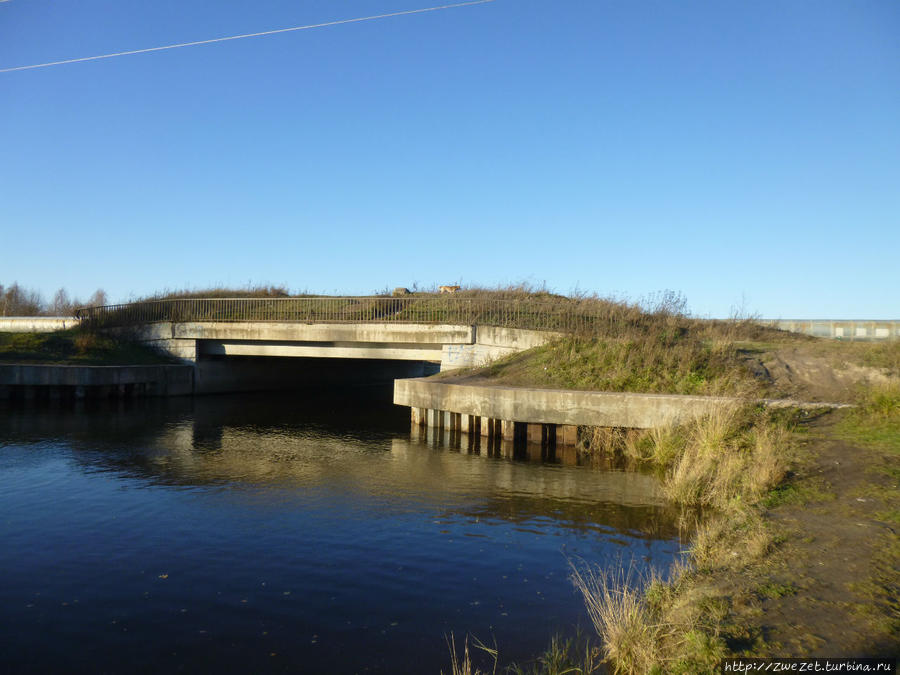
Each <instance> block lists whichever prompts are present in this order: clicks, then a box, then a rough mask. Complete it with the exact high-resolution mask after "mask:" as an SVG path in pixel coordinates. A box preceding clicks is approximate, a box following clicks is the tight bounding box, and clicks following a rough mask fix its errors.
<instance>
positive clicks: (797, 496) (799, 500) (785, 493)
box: [762, 481, 835, 509]
mask: <svg viewBox="0 0 900 675" xmlns="http://www.w3.org/2000/svg"><path fill="white" fill-rule="evenodd" d="M834 498H835V494H834V493H833V492H829V491H828V490H826V489H825V488H824V487H823V486H822V485H821V484H820V483H813V482H809V481H807V482H804V483H802V484H801V483H786V484H783V485H779V486H777V487H775V488H773V489H772V490H770V491H769V494H768V495H766V496H765V497H764V498H763V500H762V505H763V506H764V507H765V508H767V509H774V508H777V507H779V506H804V505H806V504H815V503H817V502H827V501H832V500H833V499H834Z"/></svg>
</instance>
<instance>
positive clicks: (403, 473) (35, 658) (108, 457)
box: [0, 395, 679, 673]
mask: <svg viewBox="0 0 900 675" xmlns="http://www.w3.org/2000/svg"><path fill="white" fill-rule="evenodd" d="M338 412H340V414H338ZM408 419H409V417H408V412H407V410H406V409H401V408H394V407H393V406H391V405H390V404H385V403H376V402H373V401H372V400H371V399H367V398H366V397H364V396H362V395H359V396H354V397H347V396H346V395H342V396H335V395H322V396H317V397H316V398H315V400H309V398H303V397H300V396H292V395H288V396H285V395H278V396H273V395H244V396H220V397H208V398H203V399H196V400H168V401H166V400H145V401H136V402H133V403H131V404H130V405H127V406H126V405H123V404H110V405H101V406H98V407H94V408H90V407H88V408H83V407H82V408H77V409H75V408H64V407H45V408H34V407H29V408H5V409H4V408H0V670H3V668H4V667H5V668H6V669H7V670H9V671H10V672H48V671H57V672H92V673H93V672H121V673H134V672H198V671H210V672H246V673H250V672H294V673H296V672H304V673H306V672H311V673H318V672H333V673H353V672H379V673H437V672H439V670H440V669H441V668H443V669H444V670H445V671H446V670H447V666H448V658H447V647H446V644H445V642H444V640H445V638H444V636H445V635H449V634H450V633H451V631H452V632H453V633H455V634H456V635H457V636H462V635H464V634H465V633H466V632H471V633H473V634H474V635H477V636H478V637H479V638H480V639H482V640H484V641H487V642H490V641H492V640H493V639H496V641H497V644H498V645H499V647H500V649H501V653H502V656H503V661H504V662H508V661H509V660H526V659H528V658H529V657H533V656H534V655H535V654H536V653H537V652H538V651H540V650H541V649H542V648H543V647H544V646H545V645H546V644H547V642H548V640H549V638H550V636H551V635H552V634H553V633H555V632H563V633H568V634H571V633H574V631H575V630H576V626H578V625H581V626H582V627H587V626H588V625H589V623H588V619H587V616H586V614H585V612H584V609H583V607H582V605H581V602H580V600H579V598H578V597H577V596H576V595H575V593H574V592H573V588H572V586H571V584H570V582H569V581H568V578H567V577H568V563H567V558H574V557H581V558H584V559H586V560H591V561H596V562H600V563H603V564H618V563H620V562H621V561H622V560H625V561H629V560H631V559H632V557H634V558H635V559H636V560H637V561H638V562H639V564H642V565H644V564H654V565H656V566H660V567H662V566H665V565H666V564H667V563H668V562H669V561H670V560H671V559H672V558H673V557H674V556H675V555H677V552H678V550H679V541H678V532H677V529H676V527H675V514H674V513H673V512H672V511H671V510H669V508H668V507H667V506H666V503H665V501H664V500H663V499H662V497H661V496H660V494H659V491H658V485H657V482H656V481H655V479H654V478H652V477H651V476H645V475H640V474H635V473H624V472H620V471H611V470H600V469H597V468H593V467H590V466H580V465H578V464H576V463H573V462H572V461H571V458H569V460H568V461H564V460H561V459H557V460H556V461H553V462H549V461H544V462H542V461H540V460H538V461H523V460H521V459H511V458H502V457H490V456H487V453H480V454H474V453H468V452H465V451H462V452H460V451H459V450H453V449H451V448H448V447H441V446H440V445H438V446H435V445H434V444H427V443H425V442H422V441H418V440H411V439H410V432H409V423H408Z"/></svg>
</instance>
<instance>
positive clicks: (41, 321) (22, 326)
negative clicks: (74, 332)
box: [0, 316, 80, 333]
mask: <svg viewBox="0 0 900 675" xmlns="http://www.w3.org/2000/svg"><path fill="white" fill-rule="evenodd" d="M79 323H80V322H79V321H78V319H76V318H75V317H71V316H4V317H0V333H52V332H53V331H57V330H69V329H70V328H75V326H77V325H78V324H79Z"/></svg>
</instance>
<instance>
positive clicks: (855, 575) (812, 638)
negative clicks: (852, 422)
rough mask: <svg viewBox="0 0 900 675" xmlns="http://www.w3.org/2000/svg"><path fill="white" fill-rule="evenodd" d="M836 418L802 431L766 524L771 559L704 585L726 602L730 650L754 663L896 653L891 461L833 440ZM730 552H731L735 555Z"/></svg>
mask: <svg viewBox="0 0 900 675" xmlns="http://www.w3.org/2000/svg"><path fill="white" fill-rule="evenodd" d="M842 414H844V413H843V412H835V413H828V414H823V415H822V416H820V417H818V418H816V419H814V420H813V421H811V422H810V424H809V429H808V432H807V438H806V440H805V441H804V446H805V447H804V455H805V456H804V458H803V460H802V466H801V467H800V468H799V469H798V470H797V475H795V476H794V477H793V478H794V480H793V481H792V483H790V484H789V485H792V486H793V487H791V488H790V489H788V490H786V491H785V492H784V493H783V494H784V498H783V499H782V501H783V503H781V504H775V505H773V506H772V508H770V509H768V511H767V512H766V514H765V515H766V518H767V519H768V520H769V522H770V524H771V525H772V526H773V529H774V531H775V532H776V533H777V538H776V541H777V542H778V543H777V546H776V548H775V550H774V551H773V553H772V554H771V555H769V556H767V557H765V558H763V559H762V560H760V561H758V562H756V563H754V564H751V565H749V566H748V567H747V568H745V569H744V570H742V572H741V573H740V574H737V575H735V574H727V573H723V572H721V571H720V572H718V573H715V572H714V573H711V575H710V576H709V577H708V578H707V579H706V580H705V583H704V585H705V586H707V588H709V590H711V591H713V592H714V593H715V594H716V595H719V596H720V597H722V596H724V597H726V598H729V602H730V612H729V617H728V619H727V620H726V624H727V625H728V626H729V627H730V628H729V630H728V632H729V633H730V634H731V636H732V639H731V645H730V646H731V648H732V649H735V650H736V651H739V652H740V651H745V652H746V653H748V654H750V655H753V656H780V657H791V656H794V657H799V656H803V657H806V656H820V657H840V656H896V655H897V654H898V653H900V574H898V569H900V538H898V533H897V529H898V524H897V513H898V511H897V509H898V507H900V490H898V484H897V483H898V479H897V476H898V464H900V463H898V460H897V456H896V455H894V454H892V453H889V452H888V453H885V452H884V451H881V450H875V449H871V448H866V447H861V446H859V445H855V444H853V443H850V442H848V441H846V440H842V439H841V438H840V437H839V436H840V433H839V430H838V427H839V425H838V422H839V420H840V416H841V415H842ZM738 553H739V552H738Z"/></svg>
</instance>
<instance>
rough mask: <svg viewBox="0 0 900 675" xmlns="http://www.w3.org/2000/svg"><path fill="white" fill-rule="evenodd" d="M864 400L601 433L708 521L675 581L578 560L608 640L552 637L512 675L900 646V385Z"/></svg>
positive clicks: (704, 667) (644, 668)
mask: <svg viewBox="0 0 900 675" xmlns="http://www.w3.org/2000/svg"><path fill="white" fill-rule="evenodd" d="M858 402H859V406H858V407H857V408H855V409H853V410H850V411H837V412H832V413H825V414H820V415H819V416H818V417H815V418H813V419H810V417H809V416H807V415H805V414H804V413H803V412H802V411H795V412H785V411H782V412H779V413H773V412H771V411H766V410H764V409H762V408H761V407H758V406H753V405H743V406H741V405H726V406H723V407H722V408H720V409H719V410H718V411H717V412H716V413H715V414H713V415H710V416H709V417H708V418H706V419H702V420H696V421H694V422H692V423H691V424H688V425H685V426H682V427H677V428H676V427H672V428H666V429H657V430H652V431H647V432H625V431H624V430H604V431H602V432H598V433H596V434H594V435H593V436H592V437H590V438H589V443H591V444H592V448H593V451H595V452H606V453H616V454H619V455H622V456H624V457H627V458H630V459H631V460H633V461H637V462H641V463H644V464H649V465H650V466H652V467H655V468H656V470H657V471H658V472H659V474H660V477H661V480H662V484H663V487H664V490H665V491H666V493H667V494H668V495H669V497H670V498H671V499H672V500H673V501H675V502H677V503H679V504H681V505H682V506H683V507H684V511H683V513H684V517H685V518H686V519H691V518H696V519H697V520H698V521H699V523H700V524H699V527H697V529H696V531H695V534H694V536H693V539H692V541H691V543H690V546H689V550H688V552H689V555H688V556H687V558H686V559H685V560H684V561H683V562H681V563H679V564H677V565H675V566H674V567H673V569H671V570H668V571H667V572H666V573H665V574H662V573H659V572H655V573H652V574H650V575H647V576H641V575H638V574H636V573H634V572H633V571H631V570H628V569H620V570H605V569H600V568H597V567H594V566H591V565H590V564H588V563H585V562H583V561H579V562H577V563H575V564H573V573H572V577H573V581H574V583H575V585H576V587H577V588H578V589H579V590H580V591H581V593H582V595H583V598H584V601H585V605H586V607H587V610H588V614H589V616H590V618H591V620H592V622H593V624H594V627H595V628H596V631H597V634H598V638H599V640H598V641H597V642H596V643H595V645H596V646H595V647H594V648H591V647H590V645H589V644H588V645H587V646H585V644H584V643H583V642H582V643H579V646H578V647H574V646H573V643H572V642H571V641H568V642H564V641H560V640H554V641H553V643H552V645H551V647H550V649H548V650H547V651H546V652H545V653H544V654H542V655H541V656H539V657H538V658H537V659H536V660H535V661H534V662H533V663H531V664H528V665H527V667H525V668H524V669H523V667H521V666H516V665H514V666H512V667H510V668H509V669H508V672H517V673H521V672H531V673H548V674H549V673H563V672H570V673H590V672H596V671H597V670H598V669H599V667H600V663H601V662H604V663H605V664H606V666H607V668H608V669H609V671H610V672H613V673H627V674H638V673H640V674H643V673H685V674H687V673H716V672H718V663H719V662H720V660H721V659H722V658H723V657H725V656H728V655H745V656H808V655H820V656H822V655H828V656H849V655H855V656H890V655H892V654H895V653H896V650H897V647H898V644H900V601H898V597H900V583H898V573H897V570H898V568H900V540H898V537H897V534H896V528H897V526H898V521H900V492H898V489H897V486H898V482H900V387H898V386H897V385H896V384H894V385H888V386H881V387H874V388H867V389H865V390H861V392H860V394H859V397H858ZM476 651H477V650H476ZM492 658H493V659H494V662H495V663H496V659H497V655H496V653H494V654H493V655H492ZM467 668H468V672H472V673H475V672H478V670H477V669H476V668H475V667H474V666H473V665H472V660H471V659H469V658H467V657H466V655H465V654H463V656H462V658H461V659H459V660H457V661H456V663H455V664H454V665H453V668H452V672H453V673H463V672H467V671H466V669H467ZM495 670H496V669H495Z"/></svg>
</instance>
